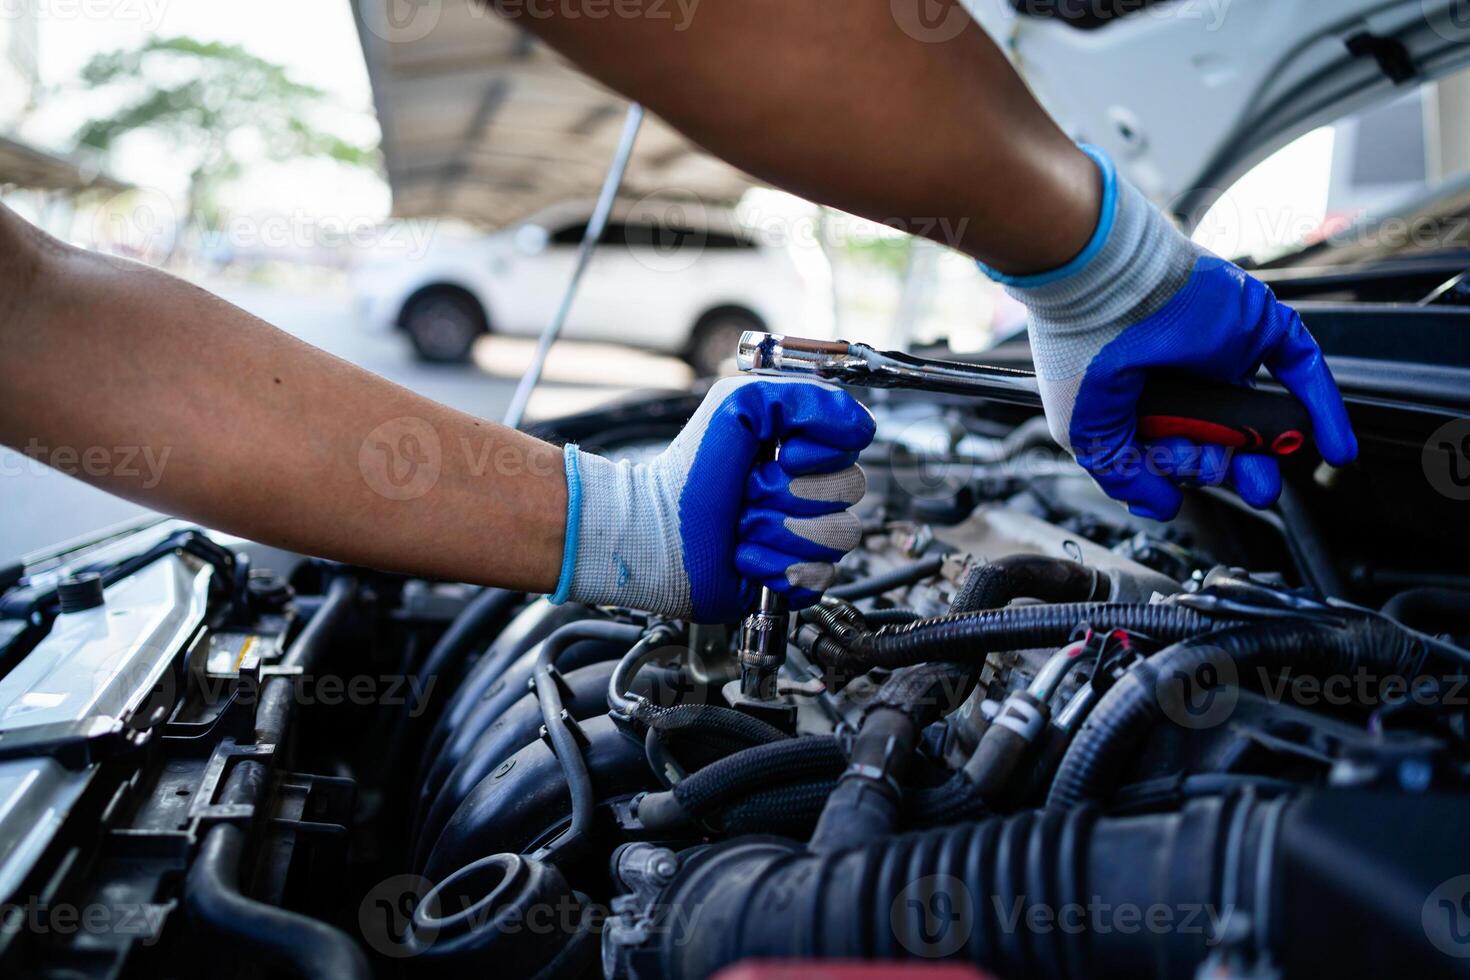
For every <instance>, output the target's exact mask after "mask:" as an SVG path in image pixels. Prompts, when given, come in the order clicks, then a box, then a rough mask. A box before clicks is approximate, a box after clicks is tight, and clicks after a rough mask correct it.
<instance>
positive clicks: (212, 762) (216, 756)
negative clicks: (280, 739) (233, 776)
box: [189, 738, 276, 821]
mask: <svg viewBox="0 0 1470 980" xmlns="http://www.w3.org/2000/svg"><path fill="white" fill-rule="evenodd" d="M275 752H276V747H275V745H273V744H270V743H265V744H260V745H237V744H236V743H235V740H234V739H230V738H227V739H224V740H223V741H221V742H220V743H219V744H218V745H216V746H215V748H214V753H213V754H212V755H211V756H210V757H209V762H208V763H206V764H205V766H204V776H203V778H202V779H200V781H199V792H198V793H197V794H195V796H194V802H193V803H192V804H190V806H189V819H190V820H202V821H220V820H232V821H240V820H250V819H251V818H253V817H254V816H255V805H254V804H252V803H215V802H214V798H215V796H217V795H218V794H219V788H220V786H221V785H222V784H223V783H224V781H225V773H226V770H227V769H229V767H230V766H231V765H232V764H233V763H234V762H237V761H239V760H240V759H252V758H253V759H259V758H269V757H271V756H273V755H275Z"/></svg>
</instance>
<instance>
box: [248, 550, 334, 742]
mask: <svg viewBox="0 0 1470 980" xmlns="http://www.w3.org/2000/svg"><path fill="white" fill-rule="evenodd" d="M356 597H357V580H356V579H353V578H349V577H347V576H345V575H344V576H338V577H337V578H334V579H332V582H331V584H330V585H328V586H327V596H326V599H325V600H323V602H322V604H321V607H320V608H319V609H317V611H316V612H315V613H314V614H313V615H312V617H311V619H310V620H308V621H307V623H306V626H304V627H303V628H302V630H301V633H300V634H299V635H298V636H297V637H296V640H295V641H294V642H293V643H292V644H291V645H290V646H289V647H288V648H287V649H286V652H285V654H284V655H283V656H282V657H281V663H280V665H281V666H282V667H287V668H293V667H299V668H301V673H303V674H309V673H311V670H312V668H313V667H314V666H315V665H316V663H317V662H318V661H319V660H320V659H321V656H322V653H323V652H324V648H325V646H326V644H327V640H328V639H329V638H330V637H331V636H332V634H333V633H335V632H336V630H337V627H338V625H339V624H340V623H341V622H342V620H343V619H345V618H346V616H347V613H348V610H350V609H351V608H352V603H353V601H354V600H355V599H356ZM295 693H296V678H295V677H292V676H291V675H288V674H273V675H271V676H269V677H267V678H266V679H265V680H264V681H262V682H261V685H260V693H259V696H258V700H257V701H256V705H255V741H256V743H257V744H269V745H279V744H280V743H281V742H282V741H283V740H284V739H285V737H286V729H287V726H288V724H289V723H290V720H291V714H292V711H293V710H294V708H295V706H296V698H295Z"/></svg>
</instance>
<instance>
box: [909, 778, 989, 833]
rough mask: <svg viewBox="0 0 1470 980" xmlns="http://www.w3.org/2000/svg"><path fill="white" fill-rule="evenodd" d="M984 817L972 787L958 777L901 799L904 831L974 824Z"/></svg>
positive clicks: (973, 786) (984, 810) (918, 790)
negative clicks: (905, 828)
mask: <svg viewBox="0 0 1470 980" xmlns="http://www.w3.org/2000/svg"><path fill="white" fill-rule="evenodd" d="M987 813H988V810H987V808H986V806H985V801H984V800H983V799H982V798H981V796H980V793H979V791H978V790H977V789H976V788H975V784H974V783H972V782H970V781H969V780H968V779H966V778H965V777H964V776H962V775H960V774H959V773H955V774H954V775H953V776H951V777H950V778H949V779H948V780H947V781H945V782H943V783H940V784H939V785H938V786H926V787H924V788H923V789H916V790H913V791H911V792H909V793H907V794H905V796H904V812H903V815H904V821H903V823H904V826H905V827H946V826H949V825H950V824H956V823H961V822H963V821H965V820H978V819H980V818H981V817H983V816H986V815H987Z"/></svg>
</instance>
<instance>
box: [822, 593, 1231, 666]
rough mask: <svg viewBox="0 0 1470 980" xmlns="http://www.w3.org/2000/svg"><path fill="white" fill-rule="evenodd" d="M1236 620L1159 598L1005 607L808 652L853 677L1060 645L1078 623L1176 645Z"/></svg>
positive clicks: (922, 622)
mask: <svg viewBox="0 0 1470 980" xmlns="http://www.w3.org/2000/svg"><path fill="white" fill-rule="evenodd" d="M1236 622H1237V621H1228V622H1227V621H1222V620H1215V619H1211V618H1210V617H1208V616H1206V615H1204V614H1202V613H1198V612H1195V611H1194V610H1192V609H1184V608H1181V607H1179V606H1170V605H1162V604H1159V605H1116V604H1108V603H1092V602H1085V603H1071V604H1067V605H1038V606H1011V607H1007V608H1005V609H991V610H987V611H984V612H973V613H962V614H960V615H954V616H943V617H941V618H939V619H924V620H920V621H919V622H917V623H910V624H908V625H906V626H888V627H884V628H883V629H881V630H878V631H877V632H876V633H867V634H862V635H859V636H856V637H854V638H853V639H852V640H850V641H849V642H848V643H847V644H846V646H845V648H844V649H843V650H841V651H838V650H836V649H835V648H834V647H833V646H832V645H827V646H819V647H816V648H814V653H816V655H817V656H818V657H823V656H825V657H828V658H830V659H831V661H832V662H828V663H825V664H824V666H826V667H828V668H831V669H833V670H836V671H837V672H839V673H841V674H849V675H856V674H860V673H864V672H866V671H868V670H871V669H872V668H874V667H884V668H887V669H889V670H897V669H898V668H900V667H909V666H913V665H914V664H920V663H925V662H927V661H930V660H949V661H956V662H970V661H973V662H978V661H980V660H982V659H983V658H984V657H985V656H986V655H987V654H990V653H993V652H997V651H1007V650H1032V649H1036V648H1039V647H1060V646H1061V645H1062V644H1064V643H1066V642H1067V641H1068V640H1069V639H1071V637H1072V632H1073V631H1074V630H1075V629H1076V628H1077V627H1078V625H1080V624H1082V623H1086V624H1087V625H1089V626H1091V627H1092V628H1093V629H1094V630H1119V629H1121V630H1127V631H1128V632H1130V633H1141V634H1144V635H1145V636H1148V637H1150V638H1152V639H1153V640H1154V641H1155V642H1157V643H1177V642H1179V641H1180V640H1183V639H1187V638H1188V637H1191V636H1194V635H1196V634H1199V633H1203V632H1205V631H1206V630H1211V629H1219V628H1222V627H1225V626H1231V625H1235V624H1236Z"/></svg>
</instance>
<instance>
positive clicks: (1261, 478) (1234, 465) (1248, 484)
mask: <svg viewBox="0 0 1470 980" xmlns="http://www.w3.org/2000/svg"><path fill="white" fill-rule="evenodd" d="M1230 482H1231V483H1233V484H1234V485H1235V492H1236V493H1238V494H1240V499H1241V500H1244V501H1245V502H1246V503H1247V504H1250V505H1251V506H1252V507H1254V508H1256V509H1257V510H1265V509H1266V508H1268V507H1270V506H1271V505H1272V504H1274V503H1276V501H1277V500H1278V499H1280V497H1281V465H1280V464H1279V463H1277V462H1276V460H1275V459H1273V458H1272V457H1270V456H1255V455H1251V454H1249V453H1240V454H1239V455H1237V456H1236V457H1235V458H1234V459H1233V460H1231V463H1230Z"/></svg>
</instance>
